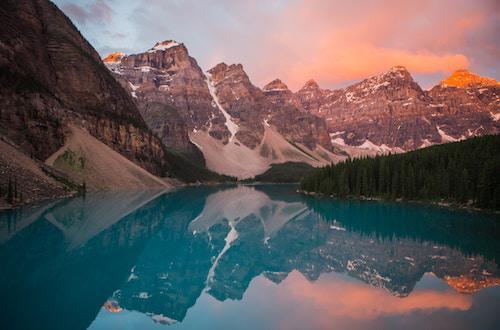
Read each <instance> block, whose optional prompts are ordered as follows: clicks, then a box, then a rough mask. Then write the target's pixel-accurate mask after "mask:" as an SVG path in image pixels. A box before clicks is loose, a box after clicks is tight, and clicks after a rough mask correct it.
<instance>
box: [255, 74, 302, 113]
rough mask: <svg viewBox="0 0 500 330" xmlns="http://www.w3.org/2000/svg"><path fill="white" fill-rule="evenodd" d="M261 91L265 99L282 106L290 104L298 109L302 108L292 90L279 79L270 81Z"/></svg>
mask: <svg viewBox="0 0 500 330" xmlns="http://www.w3.org/2000/svg"><path fill="white" fill-rule="evenodd" d="M262 91H263V92H264V94H265V95H266V97H267V99H268V100H269V101H270V102H271V103H273V104H275V105H279V106H284V105H289V104H291V105H293V106H294V107H296V108H298V109H299V110H303V109H302V104H301V103H300V101H299V100H297V99H296V97H295V95H294V94H293V93H292V91H291V90H289V89H288V86H287V85H286V84H285V83H284V82H282V81H281V80H280V79H275V80H273V81H271V82H270V83H269V84H267V85H266V86H264V88H263V89H262Z"/></svg>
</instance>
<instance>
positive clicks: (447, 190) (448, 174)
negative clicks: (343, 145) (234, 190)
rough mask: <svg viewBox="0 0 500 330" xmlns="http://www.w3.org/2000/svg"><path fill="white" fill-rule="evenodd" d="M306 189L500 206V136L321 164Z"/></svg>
mask: <svg viewBox="0 0 500 330" xmlns="http://www.w3.org/2000/svg"><path fill="white" fill-rule="evenodd" d="M301 189H302V190H304V191H307V192H316V193H321V194H325V195H333V196H335V197H379V198H386V199H399V198H401V199H404V200H423V201H446V202H451V203H458V204H468V205H470V206H475V207H479V208H484V209H495V210H499V209H500V135H494V136H484V137H478V138H473V139H469V140H466V141H462V142H455V143H448V144H443V145H438V146H433V147H429V148H425V149H420V150H416V151H413V152H409V153H405V154H395V155H388V156H378V157H375V158H362V159H354V160H352V159H349V160H347V161H345V162H342V163H339V164H336V165H330V166H327V167H324V168H320V169H316V170H314V171H313V172H311V173H310V174H309V175H307V176H306V177H304V178H303V179H302V181H301Z"/></svg>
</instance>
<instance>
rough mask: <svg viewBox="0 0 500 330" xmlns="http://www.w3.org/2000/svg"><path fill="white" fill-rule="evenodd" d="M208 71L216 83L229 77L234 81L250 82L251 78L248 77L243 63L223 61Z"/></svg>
mask: <svg viewBox="0 0 500 330" xmlns="http://www.w3.org/2000/svg"><path fill="white" fill-rule="evenodd" d="M207 72H208V73H209V74H210V75H211V77H212V81H214V82H215V83H218V82H220V81H222V80H225V79H229V80H230V81H232V82H233V83H244V84H250V78H248V75H247V74H246V72H245V70H244V69H243V65H241V64H231V65H227V64H226V63H224V62H221V63H219V64H217V65H216V66H214V67H213V68H212V69H210V70H208V71H207Z"/></svg>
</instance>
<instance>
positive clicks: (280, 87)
mask: <svg viewBox="0 0 500 330" xmlns="http://www.w3.org/2000/svg"><path fill="white" fill-rule="evenodd" d="M263 90H264V92H278V91H288V90H289V89H288V86H287V85H286V84H285V83H284V82H282V81H281V80H280V79H274V80H273V81H271V82H270V83H269V84H267V85H266V86H264V88H263Z"/></svg>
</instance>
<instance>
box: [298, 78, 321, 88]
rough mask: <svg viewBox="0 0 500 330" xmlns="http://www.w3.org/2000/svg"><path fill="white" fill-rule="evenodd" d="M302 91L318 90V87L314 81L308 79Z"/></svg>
mask: <svg viewBox="0 0 500 330" xmlns="http://www.w3.org/2000/svg"><path fill="white" fill-rule="evenodd" d="M302 89H319V85H318V83H317V82H316V80H314V79H309V80H308V81H306V83H305V84H304V87H302Z"/></svg>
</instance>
